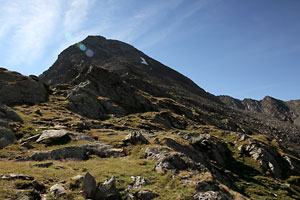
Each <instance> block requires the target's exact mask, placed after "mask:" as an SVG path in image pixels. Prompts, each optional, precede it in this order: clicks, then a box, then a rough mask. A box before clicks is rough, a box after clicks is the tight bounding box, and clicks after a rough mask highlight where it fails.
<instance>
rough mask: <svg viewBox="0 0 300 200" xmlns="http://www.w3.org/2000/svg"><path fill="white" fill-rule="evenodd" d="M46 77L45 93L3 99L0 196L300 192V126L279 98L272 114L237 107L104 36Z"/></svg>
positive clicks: (100, 198) (101, 198) (244, 196)
mask: <svg viewBox="0 0 300 200" xmlns="http://www.w3.org/2000/svg"><path fill="white" fill-rule="evenodd" d="M5 72H7V70H5ZM12 74H17V73H12ZM18 76H20V77H22V75H20V74H18ZM9 77H10V76H9V75H7V73H6V74H5V73H4V75H3V76H0V82H1V81H4V82H5V81H7V79H8V78H9ZM40 77H41V78H42V79H43V80H44V81H46V82H47V83H48V84H50V87H51V90H49V89H46V95H47V99H45V100H43V101H42V102H41V101H36V102H28V101H20V102H19V103H18V104H12V103H10V102H6V104H7V105H9V106H10V108H9V107H6V106H2V105H1V104H0V146H1V145H2V144H3V145H2V146H1V148H2V149H0V171H1V175H0V185H1V187H0V199H23V200H24V199H34V200H35V199H59V200H60V199H94V200H106V199H116V200H117V199H118V200H119V199H127V200H144V199H145V200H146V199H162V200H165V199H193V200H200V199H222V200H231V199H237V200H248V199H258V200H265V199H287V200H292V199H299V198H300V192H299V191H300V188H299V181H300V156H299V153H300V134H299V133H300V128H299V127H298V126H296V125H295V124H292V123H290V122H289V121H283V120H279V119H278V118H276V117H277V116H280V115H279V114H281V113H282V112H281V111H282V110H280V109H277V108H279V107H282V106H281V104H280V102H278V103H277V104H274V105H276V106H273V107H272V106H271V107H267V108H270V109H269V112H270V113H271V114H272V112H273V111H274V112H275V111H277V110H279V111H280V112H279V111H278V112H275V113H274V117H272V116H270V117H266V114H264V113H260V112H249V111H246V110H242V109H234V108H231V107H229V106H227V105H226V104H224V103H221V101H220V100H219V99H217V97H215V96H213V95H211V94H209V93H207V92H205V91H204V90H203V89H201V88H200V87H198V86H197V85H195V84H194V83H193V82H192V81H191V80H189V79H188V78H186V77H185V76H183V75H181V74H179V73H178V72H175V71H174V70H172V69H170V68H168V67H166V66H164V65H162V64H161V63H159V62H157V61H155V60H153V59H151V58H149V57H148V56H146V55H145V54H143V53H142V52H140V51H138V50H137V49H135V48H134V47H132V46H130V45H128V44H125V43H122V42H120V41H114V40H106V39H105V38H103V37H100V36H92V37H87V38H86V39H85V40H84V41H82V42H80V43H78V44H75V45H72V46H71V47H69V48H68V49H66V50H65V51H63V52H62V53H61V54H60V55H59V57H58V60H57V61H56V62H55V63H54V64H53V66H52V67H50V68H49V70H47V71H46V72H44V73H43V74H42V75H41V76H40ZM29 78H34V80H35V81H36V82H38V83H40V82H39V79H38V78H37V77H29ZM29 78H28V77H25V79H29ZM30 81H31V80H30ZM12 85H14V84H12ZM44 86H45V85H44ZM34 88H35V86H34V85H29V86H28V88H21V89H23V90H21V91H26V90H28V91H32V90H33V89H34ZM46 88H47V87H46ZM0 91H1V90H0ZM33 91H34V90H33ZM14 95H15V97H18V94H17V93H15V94H14ZM24 98H25V97H24ZM11 99H12V100H14V98H11ZM20 99H21V100H22V98H20ZM228 101H229V102H232V104H234V105H236V106H239V107H241V108H245V105H244V104H243V103H242V102H239V101H238V100H231V99H229V100H228ZM266 102H267V103H268V102H269V100H268V101H266ZM270 102H271V103H272V105H273V100H272V99H270ZM253 104H255V105H256V104H257V105H259V103H257V102H256V103H255V102H254V103H253ZM262 105H265V104H262ZM288 106H289V107H291V108H292V109H294V110H297V108H298V103H297V101H291V102H289V105H288ZM256 108H257V107H255V109H256ZM2 127H3V128H2Z"/></svg>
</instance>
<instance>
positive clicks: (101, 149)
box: [82, 142, 125, 158]
mask: <svg viewBox="0 0 300 200" xmlns="http://www.w3.org/2000/svg"><path fill="white" fill-rule="evenodd" d="M82 147H83V148H85V149H86V150H87V151H88V152H89V154H92V155H97V156H99V157H101V158H110V157H112V158H116V157H122V156H125V153H124V150H123V149H120V148H113V147H112V146H110V145H107V144H104V143H101V142H95V143H90V144H86V145H83V146H82Z"/></svg>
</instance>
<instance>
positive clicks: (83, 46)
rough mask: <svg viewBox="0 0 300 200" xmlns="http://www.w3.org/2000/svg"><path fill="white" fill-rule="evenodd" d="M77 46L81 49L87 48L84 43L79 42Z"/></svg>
mask: <svg viewBox="0 0 300 200" xmlns="http://www.w3.org/2000/svg"><path fill="white" fill-rule="evenodd" d="M77 47H78V48H79V49H80V50H81V51H85V50H86V46H85V45H84V44H82V43H78V44H77Z"/></svg>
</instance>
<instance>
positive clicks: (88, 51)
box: [85, 49, 94, 57]
mask: <svg viewBox="0 0 300 200" xmlns="http://www.w3.org/2000/svg"><path fill="white" fill-rule="evenodd" d="M85 54H86V55H87V56H88V57H93V55H94V52H93V51H92V50H90V49H88V50H86V52H85Z"/></svg>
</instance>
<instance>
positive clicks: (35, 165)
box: [32, 162, 53, 168]
mask: <svg viewBox="0 0 300 200" xmlns="http://www.w3.org/2000/svg"><path fill="white" fill-rule="evenodd" d="M51 165H53V162H46V163H38V164H34V165H32V166H34V167H40V168H48V167H50V166H51Z"/></svg>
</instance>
